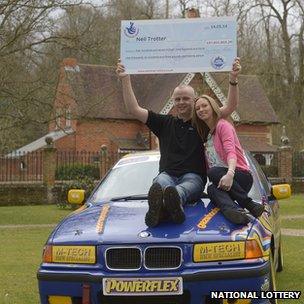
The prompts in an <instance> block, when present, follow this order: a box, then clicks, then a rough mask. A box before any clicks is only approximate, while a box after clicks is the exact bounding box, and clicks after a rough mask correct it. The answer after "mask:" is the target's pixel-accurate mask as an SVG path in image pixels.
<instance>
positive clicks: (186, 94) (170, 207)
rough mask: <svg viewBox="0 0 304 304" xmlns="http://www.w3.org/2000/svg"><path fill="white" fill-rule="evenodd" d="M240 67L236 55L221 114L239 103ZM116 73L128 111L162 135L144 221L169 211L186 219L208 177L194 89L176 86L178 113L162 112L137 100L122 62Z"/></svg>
mask: <svg viewBox="0 0 304 304" xmlns="http://www.w3.org/2000/svg"><path fill="white" fill-rule="evenodd" d="M240 69H241V66H240V60H239V58H236V59H235V61H234V63H233V67H232V72H230V81H229V91H228V103H227V105H225V106H223V107H221V116H222V117H227V116H229V115H230V114H231V113H232V112H233V111H234V110H235V109H236V107H237V104H238V99H239V91H238V85H237V75H238V73H239V71H240ZM116 73H117V75H118V76H119V77H120V79H121V82H122V89H123V98H124V102H125V105H126V107H127V110H128V112H129V113H130V114H132V115H133V116H134V117H135V118H136V119H138V120H140V121H141V122H143V123H144V124H146V125H147V126H148V128H149V129H150V130H151V131H152V132H153V133H154V134H155V135H156V136H157V137H158V139H159V147H160V163H159V175H158V176H157V177H156V178H155V179H154V181H153V184H152V186H151V188H150V190H149V193H148V204H149V210H148V212H147V214H146V217H145V222H146V224H147V226H149V227H155V226H157V225H158V223H159V222H160V220H161V218H162V217H163V215H164V214H165V213H166V212H167V213H169V215H170V218H171V220H172V221H173V222H174V223H177V224H180V223H182V222H183V221H184V220H185V214H184V209H183V206H184V205H185V204H187V203H191V202H193V201H196V200H198V199H199V198H200V196H201V194H202V190H203V189H204V185H205V183H206V178H207V177H206V165H205V159H204V146H203V143H202V139H201V138H200V136H199V135H198V133H197V131H196V129H195V128H193V127H192V124H191V117H192V110H193V105H194V99H195V96H196V95H195V91H194V89H193V88H192V87H191V86H189V85H187V86H178V87H176V88H175V89H174V92H173V96H172V98H173V100H174V107H175V109H176V113H177V117H174V116H172V115H161V114H157V113H154V112H152V111H150V110H147V109H144V108H142V107H141V106H140V105H139V104H138V101H137V99H136V97H135V94H134V91H133V88H132V84H131V79H130V75H128V74H126V73H125V69H124V66H123V65H122V64H121V63H120V62H118V64H117V69H116Z"/></svg>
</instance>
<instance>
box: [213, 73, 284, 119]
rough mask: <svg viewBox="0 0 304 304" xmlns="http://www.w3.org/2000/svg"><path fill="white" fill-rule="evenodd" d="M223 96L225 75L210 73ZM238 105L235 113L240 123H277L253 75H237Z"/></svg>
mask: <svg viewBox="0 0 304 304" xmlns="http://www.w3.org/2000/svg"><path fill="white" fill-rule="evenodd" d="M211 75H212V77H213V79H214V80H215V81H216V83H217V85H218V86H219V87H220V89H221V90H222V92H223V93H224V95H225V96H227V94H228V81H229V80H228V75H227V73H211ZM238 79H239V80H238V82H239V90H240V103H239V105H238V108H237V110H236V111H237V113H238V114H239V115H240V121H241V122H250V123H278V122H279V121H278V117H277V115H276V113H275V112H274V109H273V107H272V105H271V103H270V102H269V99H268V97H267V96H266V94H265V91H264V89H263V87H262V85H261V83H260V81H259V79H258V77H257V76H255V75H239V77H238Z"/></svg>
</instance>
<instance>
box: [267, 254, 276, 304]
mask: <svg viewBox="0 0 304 304" xmlns="http://www.w3.org/2000/svg"><path fill="white" fill-rule="evenodd" d="M269 262H270V273H269V278H270V286H269V291H276V290H277V287H276V278H275V274H276V271H275V265H274V260H273V254H272V250H270V252H269ZM269 303H270V304H278V300H277V299H271V300H269Z"/></svg>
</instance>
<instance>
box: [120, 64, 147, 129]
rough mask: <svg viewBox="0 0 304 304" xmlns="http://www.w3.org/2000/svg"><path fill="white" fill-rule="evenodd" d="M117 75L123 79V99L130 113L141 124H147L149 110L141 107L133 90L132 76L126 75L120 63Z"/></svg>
mask: <svg viewBox="0 0 304 304" xmlns="http://www.w3.org/2000/svg"><path fill="white" fill-rule="evenodd" d="M116 74H117V75H118V77H119V78H120V79H121V83H122V93H123V99H124V102H125V105H126V108H127V111H128V113H130V114H131V115H133V116H134V118H136V119H138V120H140V121H141V122H143V123H146V122H147V119H148V110H147V109H144V108H142V107H140V106H139V104H138V101H137V99H136V97H135V94H134V91H133V88H132V84H131V78H130V75H128V74H126V73H125V68H124V66H123V65H122V64H121V63H120V62H118V63H117V67H116Z"/></svg>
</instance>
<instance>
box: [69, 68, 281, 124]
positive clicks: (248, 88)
mask: <svg viewBox="0 0 304 304" xmlns="http://www.w3.org/2000/svg"><path fill="white" fill-rule="evenodd" d="M65 73H66V76H67V80H68V81H69V83H70V85H71V87H72V91H73V94H74V98H75V100H76V103H77V104H78V114H79V116H81V117H87V118H102V119H105V118H108V119H132V118H133V117H132V116H131V115H129V114H127V112H126V109H125V106H124V103H123V97H122V89H121V84H120V81H119V79H118V78H117V76H116V74H115V68H114V67H108V66H101V65H87V64H79V65H77V66H76V67H74V68H67V69H65ZM211 75H212V77H213V78H214V80H215V81H216V82H217V84H218V86H219V87H220V88H221V90H222V92H223V93H224V94H225V95H226V96H227V89H228V75H227V73H212V74H211ZM185 76H186V74H159V75H132V76H131V77H132V84H133V88H134V91H135V95H136V97H137V99H138V101H139V104H140V105H141V106H142V107H144V108H147V109H151V110H153V111H155V112H159V111H160V110H161V109H162V108H163V107H164V105H165V103H166V102H167V100H168V99H169V98H170V96H171V94H172V92H173V90H174V88H175V87H176V86H177V85H178V84H180V82H181V81H182V80H183V79H184V77H185ZM239 87H240V104H239V106H238V109H237V113H238V114H239V115H240V119H241V122H251V123H278V118H277V116H276V114H275V112H274V110H273V108H272V106H271V104H270V102H269V100H268V98H267V96H266V94H265V92H264V90H263V87H262V85H261V84H260V82H259V80H258V78H257V77H256V76H251V75H240V76H239Z"/></svg>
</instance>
